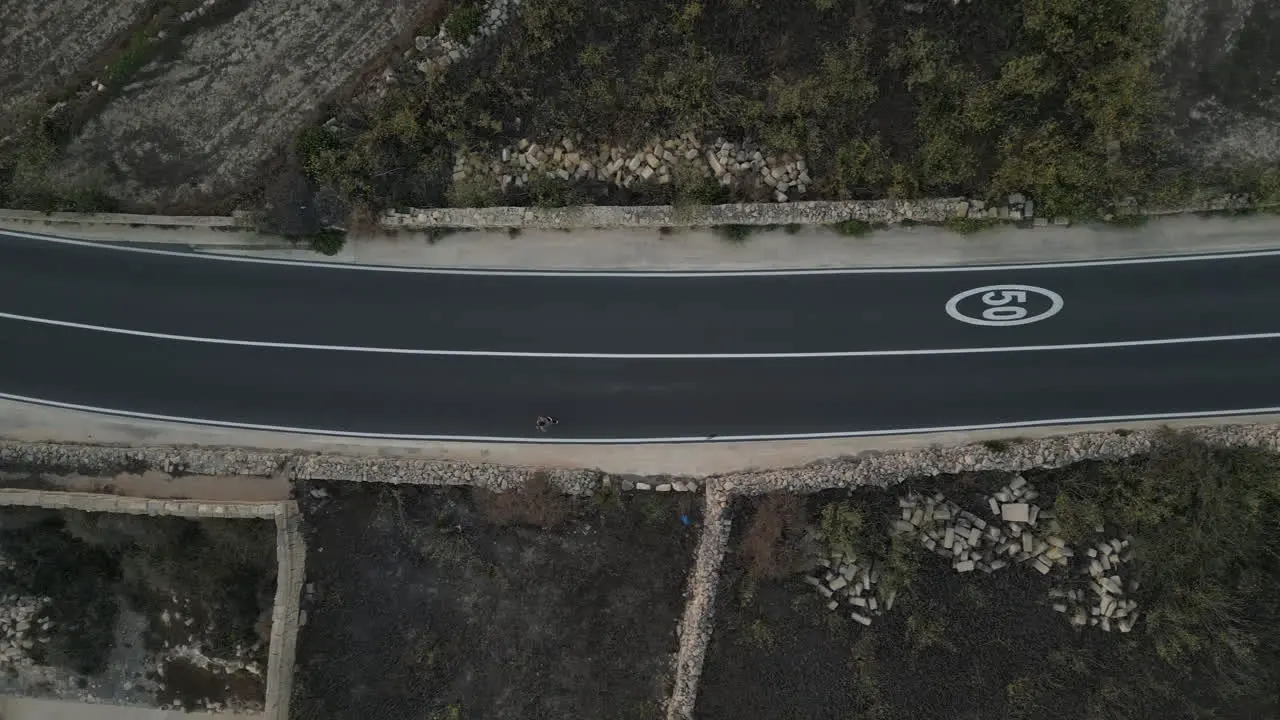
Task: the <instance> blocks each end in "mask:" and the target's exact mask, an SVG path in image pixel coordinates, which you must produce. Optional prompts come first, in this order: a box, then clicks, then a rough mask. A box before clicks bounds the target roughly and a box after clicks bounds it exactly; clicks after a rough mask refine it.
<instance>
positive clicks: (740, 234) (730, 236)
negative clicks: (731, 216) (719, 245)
mask: <svg viewBox="0 0 1280 720" xmlns="http://www.w3.org/2000/svg"><path fill="white" fill-rule="evenodd" d="M754 232H756V227H755V226H754V225H720V226H718V227H716V233H718V234H719V235H720V237H722V238H724V239H725V240H728V241H729V242H731V243H734V244H740V243H744V242H746V241H747V240H748V239H750V237H751V235H752V233H754Z"/></svg>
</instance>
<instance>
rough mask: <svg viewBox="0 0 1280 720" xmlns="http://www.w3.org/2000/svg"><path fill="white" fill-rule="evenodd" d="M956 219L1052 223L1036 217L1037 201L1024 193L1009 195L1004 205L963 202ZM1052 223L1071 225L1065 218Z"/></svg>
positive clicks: (973, 201)
mask: <svg viewBox="0 0 1280 720" xmlns="http://www.w3.org/2000/svg"><path fill="white" fill-rule="evenodd" d="M956 217H961V218H965V217H968V218H975V219H983V218H985V219H988V220H1013V221H1019V220H1031V221H1032V222H1033V224H1035V225H1037V226H1041V227H1043V226H1045V225H1048V224H1049V223H1050V220H1049V218H1047V217H1044V216H1043V215H1036V203H1035V200H1033V199H1031V198H1029V197H1027V196H1026V195H1024V194H1022V193H1013V194H1011V195H1009V196H1008V197H1007V198H1006V199H1005V202H1003V203H1001V202H993V203H990V204H988V203H987V202H986V201H985V200H968V201H966V202H962V203H960V205H959V207H957V208H956ZM1052 222H1053V224H1054V225H1070V224H1071V221H1070V220H1068V219H1067V218H1065V217H1056V218H1054V219H1053V221H1052Z"/></svg>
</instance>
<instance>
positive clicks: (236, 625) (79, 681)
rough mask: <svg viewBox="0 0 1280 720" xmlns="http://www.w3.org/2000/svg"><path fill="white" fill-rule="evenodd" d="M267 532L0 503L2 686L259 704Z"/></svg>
mask: <svg viewBox="0 0 1280 720" xmlns="http://www.w3.org/2000/svg"><path fill="white" fill-rule="evenodd" d="M274 537H275V528H274V526H273V525H272V524H271V523H270V522H265V521H258V520H247V521H242V520H235V521H232V520H200V521H189V520H183V519H178V518H166V517H148V516H137V515H123V514H121V515H117V514H110V513H83V512H78V511H74V510H67V511H53V510H40V509H33V508H13V507H6V508H2V509H0V557H2V558H3V569H0V597H2V598H3V602H0V627H2V628H3V630H4V632H3V633H2V634H3V636H4V637H3V638H0V667H2V668H3V669H4V671H5V672H4V674H3V679H2V680H0V688H2V691H3V692H5V693H10V694H19V695H29V696H33V697H49V698H57V699H64V700H92V701H95V702H107V703H113V704H124V705H139V706H146V707H162V708H164V707H168V708H183V709H187V710H218V709H222V710H226V709H233V710H243V711H250V712H253V711H257V712H260V711H261V709H262V705H263V701H264V699H265V698H264V693H265V685H264V682H265V673H266V660H267V645H268V642H269V639H268V638H269V631H270V623H271V604H272V598H273V594H274V584H275V558H274V555H275V552H274V550H275V539H274Z"/></svg>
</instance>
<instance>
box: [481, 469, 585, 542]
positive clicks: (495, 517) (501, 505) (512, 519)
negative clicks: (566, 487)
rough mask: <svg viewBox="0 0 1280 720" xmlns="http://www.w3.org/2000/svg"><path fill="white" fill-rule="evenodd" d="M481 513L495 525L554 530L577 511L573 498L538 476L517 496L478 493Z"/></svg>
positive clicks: (543, 477) (517, 492)
mask: <svg viewBox="0 0 1280 720" xmlns="http://www.w3.org/2000/svg"><path fill="white" fill-rule="evenodd" d="M475 502H476V507H477V509H479V510H480V514H481V515H482V516H483V517H484V519H485V520H487V521H488V522H490V523H491V524H493V525H498V526H500V527H501V526H507V525H532V526H534V527H539V528H542V529H544V530H550V529H553V528H556V527H559V526H560V525H562V524H563V523H564V522H565V521H566V520H568V519H569V515H570V514H571V513H572V511H573V508H572V506H571V505H570V503H569V498H568V496H566V495H565V494H564V493H563V492H561V491H560V490H559V489H558V488H557V487H556V486H554V485H552V484H551V481H550V480H548V479H547V476H546V475H545V474H542V473H538V474H536V475H534V476H533V477H532V478H530V479H529V482H528V483H526V484H525V486H524V487H523V488H521V489H520V490H519V491H516V492H502V493H496V492H490V491H488V490H477V491H476V493H475Z"/></svg>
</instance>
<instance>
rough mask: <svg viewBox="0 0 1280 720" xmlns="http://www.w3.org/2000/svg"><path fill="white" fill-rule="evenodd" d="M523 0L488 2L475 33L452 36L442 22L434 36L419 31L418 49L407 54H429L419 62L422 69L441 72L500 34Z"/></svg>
mask: <svg viewBox="0 0 1280 720" xmlns="http://www.w3.org/2000/svg"><path fill="white" fill-rule="evenodd" d="M522 1H523V0H490V1H489V2H488V3H486V4H485V7H484V20H482V21H481V23H480V29H479V30H478V31H477V32H476V33H475V34H474V35H472V36H471V37H465V38H455V37H452V36H450V35H449V31H448V30H447V29H445V25H444V24H442V25H441V26H440V30H439V31H437V32H436V34H435V35H434V36H430V35H419V36H418V37H416V38H414V41H413V46H414V49H413V50H408V51H406V52H405V56H406V58H407V57H409V56H411V55H412V54H413V52H414V51H415V50H416V51H417V52H418V53H421V54H422V55H424V56H425V58H426V59H424V60H422V61H420V62H419V63H418V66H417V67H418V71H419V72H421V73H423V74H426V75H433V74H435V73H438V72H440V71H441V70H443V69H444V68H446V67H448V66H450V65H452V64H453V63H456V62H458V61H459V60H462V59H464V58H467V57H470V56H471V53H472V52H473V51H474V49H475V46H476V45H478V44H479V43H480V41H481V40H482V39H484V38H487V37H490V36H491V35H494V34H496V33H497V32H498V31H500V30H501V29H502V28H503V27H504V26H506V24H507V23H508V22H510V21H511V18H512V17H514V16H515V14H516V12H517V11H518V10H519V9H520V3H521V2H522Z"/></svg>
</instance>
